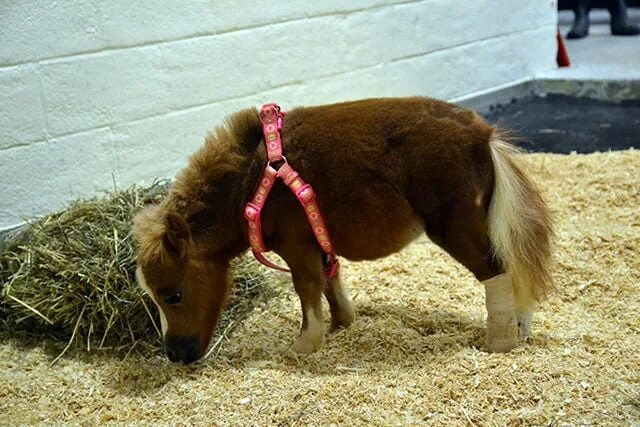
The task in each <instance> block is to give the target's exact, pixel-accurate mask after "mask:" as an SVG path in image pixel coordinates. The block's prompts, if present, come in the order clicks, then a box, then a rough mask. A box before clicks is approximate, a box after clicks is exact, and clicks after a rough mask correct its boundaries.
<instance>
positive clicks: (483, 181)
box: [134, 98, 548, 345]
mask: <svg viewBox="0 0 640 427" xmlns="http://www.w3.org/2000/svg"><path fill="white" fill-rule="evenodd" d="M282 135H283V148H284V154H285V156H286V157H287V159H288V161H289V163H291V164H292V165H293V167H294V168H295V169H296V170H297V171H298V172H299V173H300V174H301V176H302V177H303V178H304V179H305V180H306V181H307V182H309V183H311V184H312V185H313V187H314V189H315V191H316V193H317V197H318V203H319V206H320V209H321V211H322V214H323V216H324V219H325V222H326V225H327V228H328V231H329V233H330V235H331V238H332V240H333V243H334V248H335V250H336V253H337V254H338V255H339V256H343V257H346V258H348V259H352V260H364V259H375V258H379V257H383V256H386V255H389V254H391V253H393V252H395V251H398V250H400V249H401V248H402V247H404V246H405V245H406V244H407V243H408V242H409V241H410V240H411V239H412V238H414V237H415V236H416V231H420V230H422V229H424V230H425V231H426V233H427V234H428V235H429V237H430V238H431V239H432V240H433V241H434V242H436V243H437V244H439V245H440V246H442V247H443V248H444V249H445V250H446V251H448V252H449V253H450V254H451V255H452V256H453V257H455V258H456V259H457V260H458V261H460V262H461V263H462V264H464V265H465V266H466V267H467V268H469V269H470V270H471V271H472V272H473V273H474V274H475V275H476V277H477V278H478V279H479V280H484V279H487V278H490V277H493V276H495V275H497V274H499V273H501V272H502V267H501V266H500V264H499V262H498V260H497V259H496V258H495V257H494V256H493V253H492V245H491V242H490V240H489V235H488V233H487V213H488V209H489V204H490V202H491V198H492V194H493V189H494V164H493V162H492V158H491V147H490V141H491V139H492V138H493V135H494V129H493V128H492V127H491V126H489V125H488V124H487V123H486V122H485V121H484V120H483V119H482V118H480V117H479V116H478V115H477V114H476V113H474V112H471V111H468V110H465V109H462V108H459V107H457V106H454V105H451V104H448V103H445V102H442V101H437V100H433V99H426V98H405V99H370V100H364V101H355V102H347V103H342V104H335V105H329V106H320V107H310V108H296V109H293V110H291V111H289V112H288V113H287V115H286V117H285V119H284V124H283V129H282ZM261 142H262V125H261V122H260V117H259V114H258V111H257V110H256V109H248V110H244V111H241V112H239V113H236V114H235V115H233V116H232V117H230V118H229V119H228V122H227V123H226V125H225V126H223V127H221V128H219V129H217V131H216V132H215V134H213V135H209V136H208V137H207V138H206V142H205V145H204V146H203V147H202V148H201V149H200V150H198V151H197V152H196V153H195V154H194V155H193V156H192V157H191V160H190V164H189V166H188V167H187V168H186V169H184V170H183V171H182V172H181V173H180V174H179V175H178V177H177V178H176V181H175V183H174V184H173V186H172V188H171V191H170V193H169V195H168V196H167V198H166V200H164V202H163V203H162V204H161V206H159V207H153V208H150V209H149V210H147V211H146V212H143V213H141V214H140V215H139V216H138V218H137V219H136V221H135V227H134V232H135V236H136V238H137V240H138V242H139V243H140V252H139V257H138V261H139V264H140V266H141V268H142V269H143V271H144V272H145V274H147V272H149V273H151V271H153V274H154V275H156V277H157V279H156V281H155V283H154V281H153V280H147V281H148V282H150V283H149V286H150V287H151V288H153V289H154V291H155V290H156V289H164V292H170V291H171V290H175V289H176V288H178V287H185V286H186V287H189V286H193V287H196V288H197V291H198V292H200V294H201V295H202V294H207V293H216V294H217V295H225V294H226V292H227V286H228V285H227V284H226V282H224V283H221V282H212V281H211V280H205V282H207V283H199V284H193V283H191V282H189V283H187V282H188V280H186V279H185V275H188V270H189V263H194V262H196V263H211V265H216V266H219V267H220V266H221V267H220V268H221V269H222V270H224V271H221V270H220V268H218V269H216V273H215V275H217V276H218V277H222V276H225V275H226V266H227V265H228V261H229V260H230V259H231V258H233V257H235V256H237V255H238V254H240V253H241V252H243V251H244V250H246V249H247V248H248V242H247V235H246V223H245V221H244V218H243V208H244V206H245V204H246V203H247V202H248V201H249V199H250V198H251V196H252V195H253V191H254V189H255V187H256V183H257V181H258V179H259V177H260V175H261V173H262V170H263V168H264V165H265V164H266V152H265V148H264V146H263V144H262V143H261ZM514 167H516V166H514ZM516 171H517V172H516V173H521V171H520V169H518V168H517V167H516ZM532 191H534V192H535V189H533V190H532ZM536 194H537V193H536ZM536 209H543V210H544V209H545V208H544V205H541V206H537V207H536ZM545 212H546V211H545ZM541 217H542V218H543V219H544V218H547V219H548V216H546V215H542V216H541ZM179 218H182V221H180V220H179ZM263 233H264V238H265V243H266V244H267V246H268V247H270V248H272V249H273V250H275V251H276V252H278V253H279V254H280V255H281V256H282V257H283V258H284V259H285V260H286V261H287V263H288V264H289V265H290V266H291V268H292V273H293V279H294V285H295V286H296V290H297V291H298V294H299V295H300V297H301V300H302V305H303V319H304V320H303V330H304V327H305V322H306V314H305V313H307V312H308V309H312V310H315V311H317V310H318V298H319V296H318V295H319V294H318V292H320V294H321V293H322V291H323V290H326V288H327V284H326V282H325V281H324V279H323V278H322V277H321V271H322V265H321V262H320V254H321V250H320V248H319V247H318V245H317V243H316V241H315V237H314V235H313V233H312V231H311V229H310V227H309V225H308V223H307V220H306V217H305V215H304V213H303V211H302V209H301V208H300V206H299V205H298V202H297V200H296V199H295V197H294V196H293V195H292V194H291V193H290V191H289V190H288V189H287V188H286V187H285V186H284V185H283V184H282V183H280V182H279V183H277V184H276V185H275V186H274V188H273V191H272V194H271V195H270V198H269V201H268V202H267V204H266V206H265V209H264V210H263ZM176 236H177V238H176ZM541 239H542V240H543V241H546V240H548V236H542V237H541ZM543 244H544V242H543ZM533 249H534V250H535V248H533ZM163 254H164V255H163ZM167 255H169V256H167ZM541 268H543V269H544V268H545V267H544V266H542V267H541ZM174 270H175V271H179V272H180V274H175V273H171V271H174ZM205 270H206V269H205ZM212 274H213V273H212ZM163 277H164V279H163ZM169 277H171V278H170V279H168V278H169ZM189 280H193V278H191V279H189ZM316 288H317V289H316ZM189 292H193V291H192V290H190V291H189ZM216 298H218V297H216ZM214 299H215V298H214ZM330 302H331V299H330ZM216 305H217V306H219V304H216ZM165 308H167V307H165ZM343 308H344V307H343ZM334 311H336V312H341V311H344V310H341V308H340V307H333V306H332V313H333V312H334ZM320 315H321V313H320ZM170 317H171V316H170V315H168V318H169V324H170V325H171V323H172V321H171V318H170ZM201 317H202V316H201ZM215 317H217V314H216V316H215ZM347 317H349V316H347ZM351 318H352V316H351ZM184 319H186V317H185V316H183V319H182V321H181V322H182V323H184V322H185V320H184ZM320 320H321V317H320ZM349 321H350V320H349ZM173 323H180V322H179V321H177V320H176V321H175V322H173ZM187 323H188V322H187ZM214 323H215V321H214ZM201 327H202V328H204V325H201ZM212 328H213V325H207V326H206V328H205V329H207V330H209V329H212ZM170 330H171V326H170ZM207 335H208V336H210V331H208V332H207V333H205V334H200V336H201V337H203V338H202V339H201V341H203V342H202V344H203V345H205V344H206V342H208V338H207V339H206V342H205V340H204V337H205V336H207Z"/></svg>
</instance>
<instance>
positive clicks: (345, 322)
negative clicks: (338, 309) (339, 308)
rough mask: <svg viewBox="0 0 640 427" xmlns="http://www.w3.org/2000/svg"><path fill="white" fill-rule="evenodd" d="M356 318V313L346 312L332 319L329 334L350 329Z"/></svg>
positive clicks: (352, 311)
mask: <svg viewBox="0 0 640 427" xmlns="http://www.w3.org/2000/svg"><path fill="white" fill-rule="evenodd" d="M355 318H356V313H355V311H354V310H353V308H351V310H345V311H344V312H342V313H340V314H337V315H336V316H332V317H331V329H330V330H329V332H335V331H336V330H338V329H344V328H346V327H348V326H349V325H350V324H352V323H353V321H354V320H355Z"/></svg>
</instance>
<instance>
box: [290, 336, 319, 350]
mask: <svg viewBox="0 0 640 427" xmlns="http://www.w3.org/2000/svg"><path fill="white" fill-rule="evenodd" d="M323 341H324V337H323V336H319V337H318V336H316V337H309V336H306V335H300V336H299V337H298V339H296V342H294V343H293V347H292V348H293V351H295V352H296V353H298V354H310V353H314V352H316V351H317V350H318V349H319V348H320V347H321V346H322V342H323Z"/></svg>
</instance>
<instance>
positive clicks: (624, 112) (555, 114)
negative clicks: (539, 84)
mask: <svg viewBox="0 0 640 427" xmlns="http://www.w3.org/2000/svg"><path fill="white" fill-rule="evenodd" d="M485 117H486V118H487V120H489V122H491V123H493V124H498V125H499V126H501V127H503V128H506V129H510V130H512V131H513V132H514V133H515V134H516V135H518V136H520V137H523V138H524V139H523V141H522V142H520V143H519V144H518V145H520V146H521V147H523V148H525V149H527V150H528V151H544V152H550V153H570V152H572V151H575V152H578V153H591V152H594V151H607V150H624V149H627V148H630V147H635V148H640V99H638V100H633V101H625V102H623V103H619V104H617V103H616V104H614V103H610V102H603V101H596V100H593V99H588V98H576V97H572V96H565V95H547V96H544V97H540V96H532V97H528V98H524V99H521V100H513V101H512V102H511V103H510V104H506V105H498V106H495V107H493V108H492V110H491V111H490V112H489V113H487V114H485Z"/></svg>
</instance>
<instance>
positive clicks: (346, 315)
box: [324, 273, 355, 331]
mask: <svg viewBox="0 0 640 427" xmlns="http://www.w3.org/2000/svg"><path fill="white" fill-rule="evenodd" d="M324 296H325V297H326V298H327V302H328V303H329V311H331V331H334V330H336V329H338V328H346V327H347V326H349V325H350V324H351V322H353V319H355V310H354V309H353V303H352V302H351V298H349V293H348V291H347V289H346V287H345V286H344V284H343V283H342V279H341V278H340V273H338V274H337V275H336V276H335V277H333V278H331V279H327V286H326V288H325V290H324Z"/></svg>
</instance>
